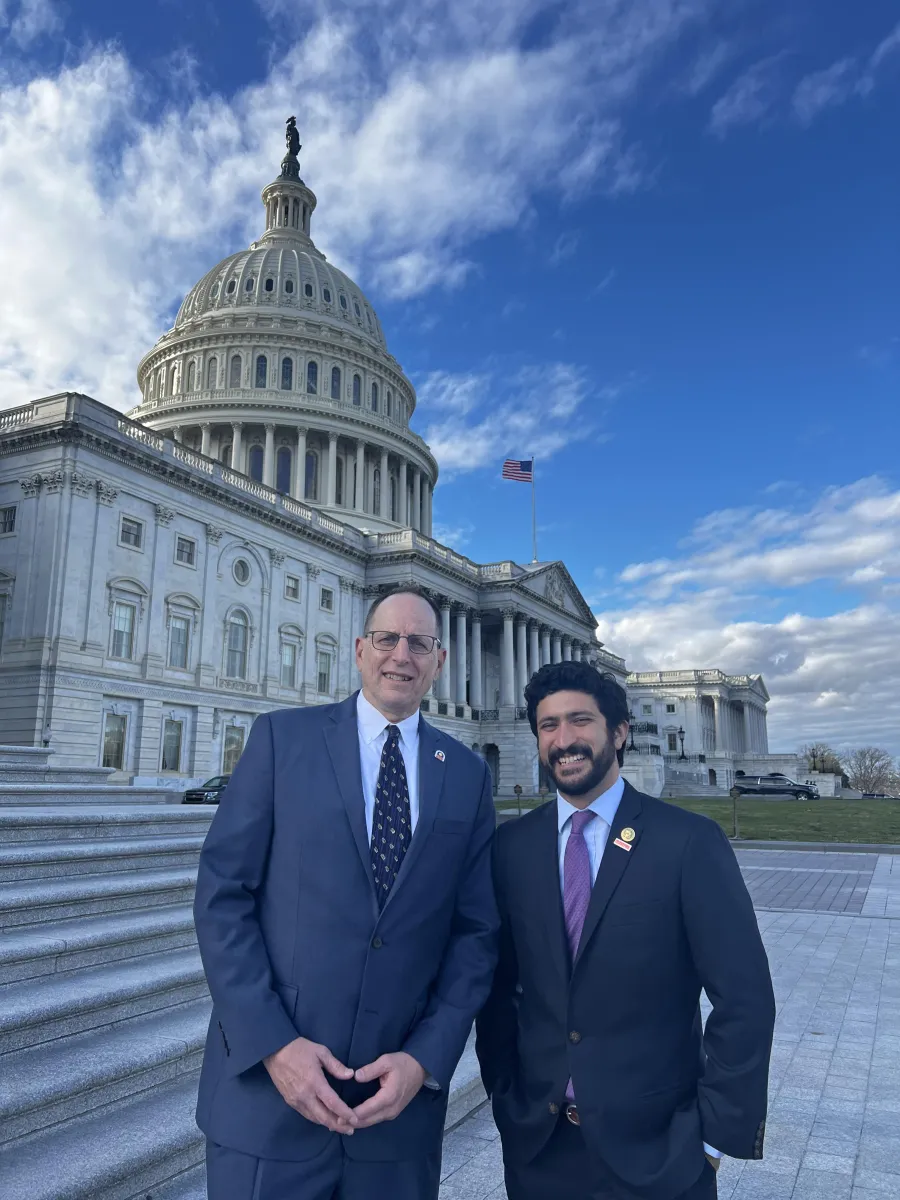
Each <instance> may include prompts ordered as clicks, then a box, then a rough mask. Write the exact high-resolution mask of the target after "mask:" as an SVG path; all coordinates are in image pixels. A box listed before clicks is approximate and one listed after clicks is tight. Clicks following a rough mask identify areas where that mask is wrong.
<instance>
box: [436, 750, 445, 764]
mask: <svg viewBox="0 0 900 1200" xmlns="http://www.w3.org/2000/svg"><path fill="white" fill-rule="evenodd" d="M434 757H435V758H436V759H437V760H438V762H443V761H444V757H445V755H444V752H443V750H435V752H434Z"/></svg>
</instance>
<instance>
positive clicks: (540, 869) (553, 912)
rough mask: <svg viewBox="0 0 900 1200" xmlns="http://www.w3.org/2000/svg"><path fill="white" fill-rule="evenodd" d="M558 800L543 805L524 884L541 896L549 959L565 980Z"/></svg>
mask: <svg viewBox="0 0 900 1200" xmlns="http://www.w3.org/2000/svg"><path fill="white" fill-rule="evenodd" d="M558 812H559V810H558V808H557V802H556V800H555V799H553V800H551V801H550V802H549V803H548V804H546V805H545V806H544V809H543V812H542V813H541V817H540V820H538V821H536V822H535V825H534V846H533V854H532V861H531V871H530V872H529V873H528V875H530V878H529V877H528V875H526V877H525V878H524V879H523V881H522V886H523V887H526V888H527V889H528V890H529V891H531V889H532V888H533V889H534V894H535V895H536V896H539V897H540V898H541V912H542V913H543V917H544V929H545V932H546V934H547V940H548V942H549V945H550V960H551V963H552V965H553V966H554V967H555V968H556V970H557V971H558V973H559V978H560V979H561V980H563V981H566V980H568V978H569V947H568V942H567V941H566V922H565V916H564V913H563V901H562V890H561V888H560V878H559V822H558Z"/></svg>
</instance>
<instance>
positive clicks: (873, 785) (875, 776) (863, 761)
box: [843, 746, 900, 796]
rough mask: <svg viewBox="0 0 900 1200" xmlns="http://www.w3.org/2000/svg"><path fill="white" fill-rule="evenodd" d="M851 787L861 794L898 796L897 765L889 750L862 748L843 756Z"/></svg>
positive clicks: (899, 777) (870, 747)
mask: <svg viewBox="0 0 900 1200" xmlns="http://www.w3.org/2000/svg"><path fill="white" fill-rule="evenodd" d="M843 765H844V770H845V771H846V773H847V778H848V780H849V781H850V787H852V788H855V789H856V790H857V791H859V792H886V793H887V794H888V795H889V796H890V795H896V793H897V790H898V787H900V775H898V772H897V764H896V762H895V761H894V759H893V758H892V757H891V755H890V754H889V753H888V752H887V750H882V749H881V748H880V747H879V746H860V747H859V749H858V750H848V751H847V753H846V754H845V755H844V756H843Z"/></svg>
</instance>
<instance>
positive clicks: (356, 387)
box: [353, 375, 362, 404]
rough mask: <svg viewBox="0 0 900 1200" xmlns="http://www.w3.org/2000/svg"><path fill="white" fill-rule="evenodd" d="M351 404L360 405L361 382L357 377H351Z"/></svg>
mask: <svg viewBox="0 0 900 1200" xmlns="http://www.w3.org/2000/svg"><path fill="white" fill-rule="evenodd" d="M353 403H354V404H362V380H361V379H360V377H359V376H358V375H354V376H353Z"/></svg>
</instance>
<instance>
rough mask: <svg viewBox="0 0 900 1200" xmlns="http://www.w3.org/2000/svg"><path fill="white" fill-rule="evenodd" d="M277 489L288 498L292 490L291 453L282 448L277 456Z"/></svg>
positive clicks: (286, 448)
mask: <svg viewBox="0 0 900 1200" xmlns="http://www.w3.org/2000/svg"><path fill="white" fill-rule="evenodd" d="M275 487H276V489H277V490H278V491H279V492H283V493H284V495H285V496H286V495H287V494H288V493H289V492H290V490H291V452H290V450H289V449H288V447H287V446H282V447H281V449H280V450H279V451H278V453H277V455H276V456H275Z"/></svg>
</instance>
